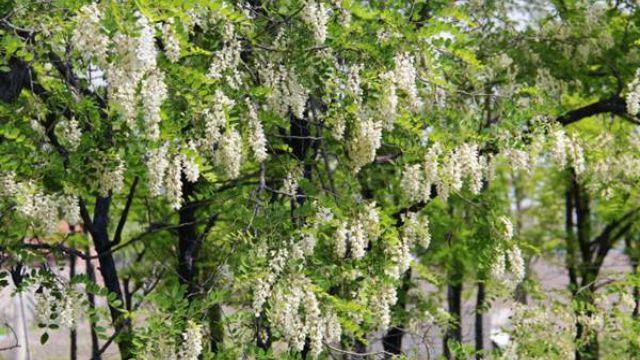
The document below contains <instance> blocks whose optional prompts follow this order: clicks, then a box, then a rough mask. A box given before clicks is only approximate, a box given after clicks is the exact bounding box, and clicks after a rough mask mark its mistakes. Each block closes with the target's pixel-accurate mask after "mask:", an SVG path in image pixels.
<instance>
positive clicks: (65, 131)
mask: <svg viewBox="0 0 640 360" xmlns="http://www.w3.org/2000/svg"><path fill="white" fill-rule="evenodd" d="M60 127H61V133H60V135H61V136H62V138H63V139H64V141H65V142H66V143H67V144H68V146H67V147H68V148H69V149H70V150H76V149H77V148H78V146H79V145H80V140H82V131H81V130H80V125H79V124H78V120H76V119H75V118H73V117H72V118H71V119H69V120H63V121H61V122H60Z"/></svg>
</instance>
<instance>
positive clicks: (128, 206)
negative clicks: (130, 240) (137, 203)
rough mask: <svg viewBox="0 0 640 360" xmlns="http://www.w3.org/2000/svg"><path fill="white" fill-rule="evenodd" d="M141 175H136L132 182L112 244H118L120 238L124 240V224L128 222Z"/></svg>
mask: <svg viewBox="0 0 640 360" xmlns="http://www.w3.org/2000/svg"><path fill="white" fill-rule="evenodd" d="M138 180H140V178H139V177H137V176H136V177H135V179H133V184H131V188H130V189H129V194H128V195H127V203H126V204H125V206H124V210H122V214H121V215H120V221H118V226H117V227H116V232H115V234H114V235H113V241H111V246H115V245H118V244H119V243H120V240H122V230H123V229H124V225H125V224H126V223H127V217H128V216H129V210H130V209H131V203H133V196H134V195H135V193H136V187H137V186H138Z"/></svg>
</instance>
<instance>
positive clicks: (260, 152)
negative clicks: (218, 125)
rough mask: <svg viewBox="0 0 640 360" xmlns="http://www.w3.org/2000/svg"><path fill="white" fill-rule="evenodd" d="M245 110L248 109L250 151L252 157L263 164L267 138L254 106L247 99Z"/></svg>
mask: <svg viewBox="0 0 640 360" xmlns="http://www.w3.org/2000/svg"><path fill="white" fill-rule="evenodd" d="M245 101H246V103H247V108H248V109H249V112H248V117H249V131H250V136H249V143H250V145H251V150H252V151H253V156H254V157H255V159H256V160H257V161H258V162H263V161H264V160H266V159H267V156H268V154H267V138H266V136H265V135H264V130H263V128H262V123H261V122H260V119H259V118H258V111H257V109H256V106H255V105H254V104H252V103H251V101H250V100H249V98H247V99H246V100H245Z"/></svg>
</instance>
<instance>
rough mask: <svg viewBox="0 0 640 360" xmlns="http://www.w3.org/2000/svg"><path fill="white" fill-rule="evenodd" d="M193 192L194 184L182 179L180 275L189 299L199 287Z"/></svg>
mask: <svg viewBox="0 0 640 360" xmlns="http://www.w3.org/2000/svg"><path fill="white" fill-rule="evenodd" d="M192 194H193V184H191V183H190V182H188V181H184V179H183V181H182V198H183V199H184V205H183V206H182V207H181V208H180V211H179V221H180V223H179V227H178V277H179V278H180V283H181V284H183V285H186V286H187V293H186V296H187V299H188V300H189V301H191V300H193V297H194V296H195V295H196V292H197V288H196V284H195V278H196V264H195V259H196V256H197V252H198V247H199V246H198V245H199V244H198V232H197V228H196V214H195V213H196V207H195V206H190V204H189V198H190V197H191V195H192Z"/></svg>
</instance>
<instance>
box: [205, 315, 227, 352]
mask: <svg viewBox="0 0 640 360" xmlns="http://www.w3.org/2000/svg"><path fill="white" fill-rule="evenodd" d="M208 312H209V314H208V317H209V329H210V330H209V331H210V332H211V334H209V336H210V337H211V338H210V339H209V346H210V348H211V352H213V353H216V352H217V351H218V350H219V349H220V344H222V340H223V336H224V328H223V326H222V307H221V306H220V305H219V304H215V305H213V306H211V307H210V308H209V310H208Z"/></svg>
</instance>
